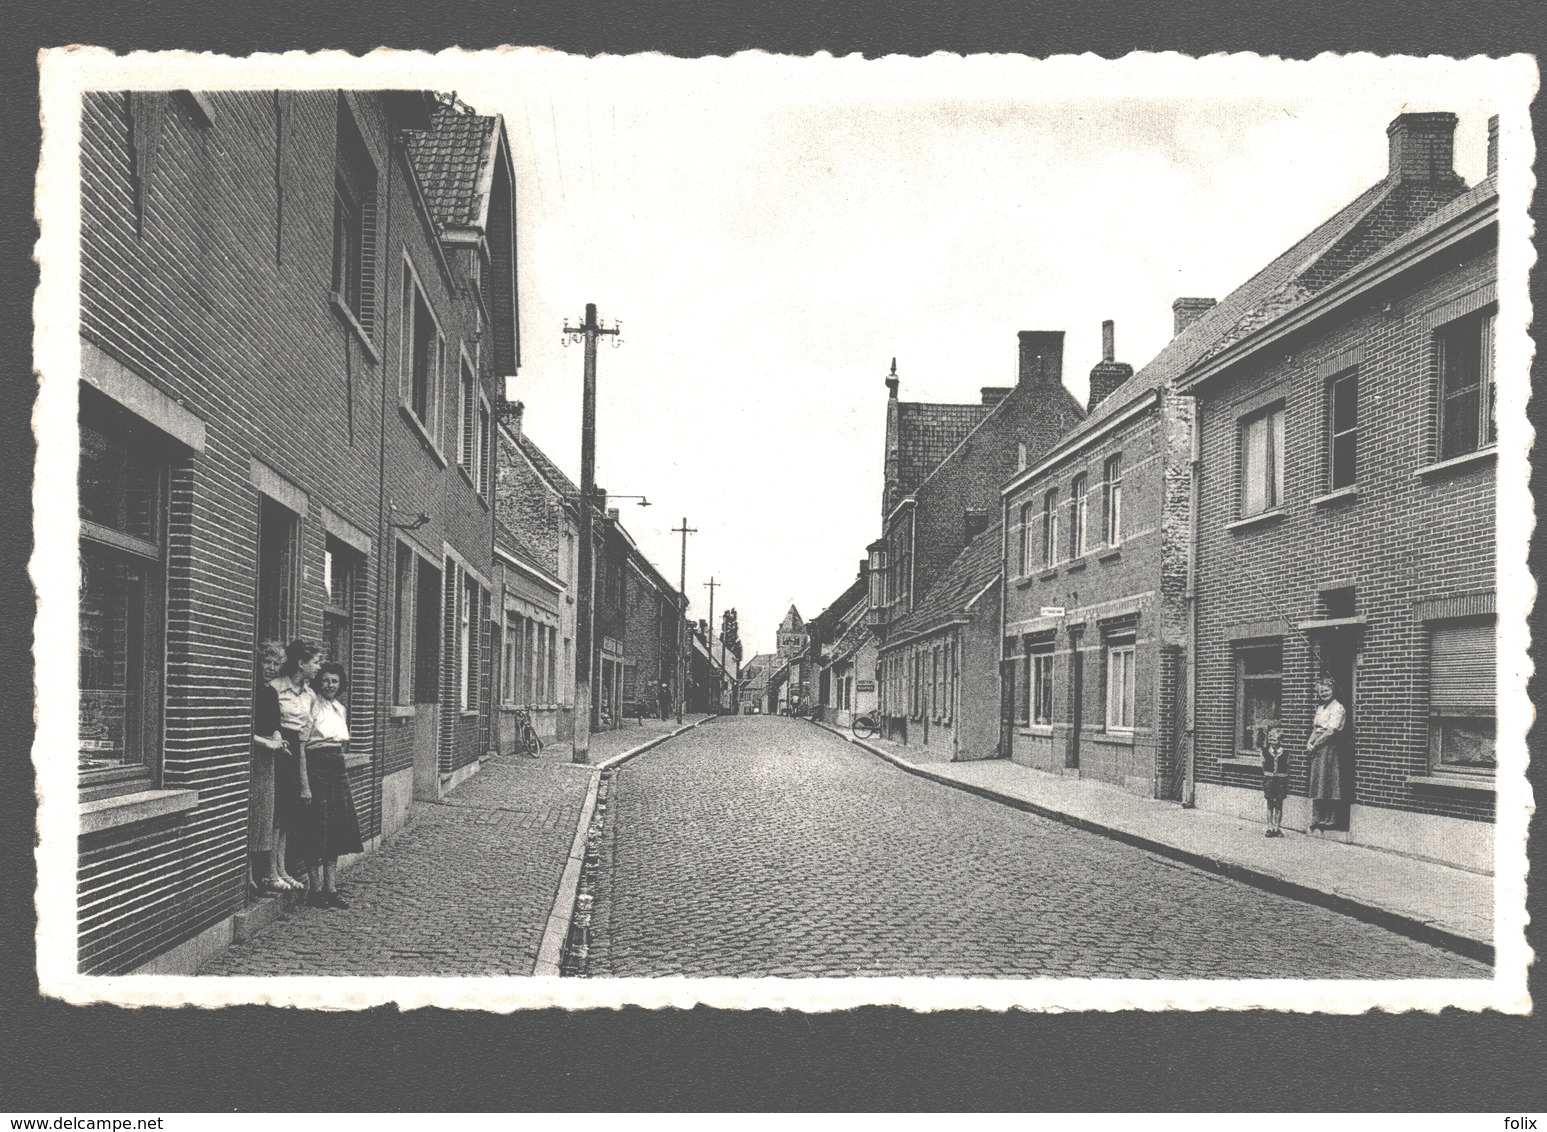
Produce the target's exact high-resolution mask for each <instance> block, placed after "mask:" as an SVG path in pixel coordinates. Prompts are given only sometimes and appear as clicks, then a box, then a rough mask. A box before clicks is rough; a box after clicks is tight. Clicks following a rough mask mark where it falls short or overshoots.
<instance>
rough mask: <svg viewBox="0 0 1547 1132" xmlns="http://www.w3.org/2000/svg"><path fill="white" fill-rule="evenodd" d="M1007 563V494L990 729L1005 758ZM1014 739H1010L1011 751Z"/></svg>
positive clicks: (1003, 504)
mask: <svg viewBox="0 0 1547 1132" xmlns="http://www.w3.org/2000/svg"><path fill="white" fill-rule="evenodd" d="M1009 561H1010V498H1009V496H1007V495H1001V496H1000V497H999V639H998V640H997V641H995V642H994V649H995V653H994V660H995V663H994V680H995V683H997V684H998V686H999V700H998V706H997V707H996V708H995V718H994V730H995V732H997V734H996V735H995V736H994V754H995V756H996V757H997V758H1002V759H1008V758H1009V757H1010V756H1011V754H1013V753H1014V752H1013V749H1012V750H1001V749H1000V748H1001V747H1002V746H1004V745H1005V744H1004V693H1005V687H1004V662H1005V655H1004V641H1005V633H1006V632H1007V631H1008V629H1009V626H1010V587H1009V585H1007V584H1006V579H1007V578H1008V576H1009ZM1014 743H1015V740H1014V738H1013V737H1012V738H1011V740H1010V744H1009V745H1010V746H1011V747H1012V748H1013V746H1014Z"/></svg>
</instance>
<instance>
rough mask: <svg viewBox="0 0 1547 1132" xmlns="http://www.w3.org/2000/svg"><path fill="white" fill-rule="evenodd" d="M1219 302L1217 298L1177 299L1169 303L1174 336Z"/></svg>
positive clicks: (1172, 334)
mask: <svg viewBox="0 0 1547 1132" xmlns="http://www.w3.org/2000/svg"><path fill="white" fill-rule="evenodd" d="M1218 304H1219V300H1218V299H1178V300H1176V302H1174V303H1172V304H1171V319H1172V330H1171V337H1173V338H1175V337H1176V336H1177V335H1178V334H1180V333H1181V332H1182V331H1184V330H1186V329H1187V328H1188V327H1189V326H1191V325H1192V324H1193V323H1195V322H1197V321H1198V320H1199V319H1200V318H1202V317H1203V316H1204V315H1206V314H1208V313H1209V311H1211V310H1213V309H1214V308H1215V307H1216V306H1217V305H1218Z"/></svg>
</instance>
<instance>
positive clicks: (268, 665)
mask: <svg viewBox="0 0 1547 1132" xmlns="http://www.w3.org/2000/svg"><path fill="white" fill-rule="evenodd" d="M284 663H285V646H284V645H282V644H280V643H279V642H278V641H264V642H262V643H261V644H260V645H259V646H258V673H259V675H258V688H257V694H256V696H255V697H254V699H253V716H252V718H253V723H252V790H251V793H250V795H249V799H248V804H247V819H248V820H247V840H248V861H249V870H250V871H249V873H248V876H249V877H250V878H251V880H252V883H253V888H254V889H255V890H257V891H258V892H259V893H264V894H267V895H271V896H272V895H277V894H278V893H281V892H284V891H286V890H287V889H289V887H290V886H289V885H288V884H286V883H285V882H284V880H283V879H281V877H282V874H281V872H280V870H279V868H278V867H276V864H275V861H276V858H275V856H274V852H273V848H274V758H275V755H276V753H277V752H280V751H284V750H286V747H285V738H284V735H283V734H282V733H281V731H280V717H279V696H278V694H277V693H276V692H275V691H274V688H273V686H272V685H271V684H270V681H272V680H273V679H274V677H276V676H278V675H279V669H280V666H281V665H282V664H284ZM281 863H282V862H281Z"/></svg>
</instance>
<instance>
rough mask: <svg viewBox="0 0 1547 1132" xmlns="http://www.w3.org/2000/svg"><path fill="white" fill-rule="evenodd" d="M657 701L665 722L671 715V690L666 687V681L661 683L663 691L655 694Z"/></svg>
mask: <svg viewBox="0 0 1547 1132" xmlns="http://www.w3.org/2000/svg"><path fill="white" fill-rule="evenodd" d="M655 700H656V707H658V708H659V709H660V712H661V719H662V721H664V720H665V719H666V717H667V716H668V715H670V714H671V689H670V688H668V687H667V686H666V681H664V680H662V681H661V690H660V691H659V692H657V693H656V694H655Z"/></svg>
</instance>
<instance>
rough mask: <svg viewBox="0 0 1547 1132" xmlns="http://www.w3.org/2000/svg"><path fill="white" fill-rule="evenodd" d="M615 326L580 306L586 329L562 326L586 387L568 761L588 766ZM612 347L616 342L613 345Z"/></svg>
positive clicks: (591, 307) (592, 307) (582, 411)
mask: <svg viewBox="0 0 1547 1132" xmlns="http://www.w3.org/2000/svg"><path fill="white" fill-rule="evenodd" d="M617 333H618V328H617V327H616V326H614V327H611V328H610V329H607V328H603V327H602V326H601V324H600V323H598V322H597V321H596V304H595V303H587V304H586V305H585V323H584V324H583V325H581V326H579V327H573V326H570V325H569V323H567V322H566V323H565V324H564V343H565V345H568V344H569V343H570V342H580V341H584V342H585V387H584V392H583V393H582V395H581V399H580V582H579V590H580V592H579V593H578V594H577V595H576V597H575V620H576V624H575V712H574V716H573V719H574V727H575V744H574V751H575V753H574V754H573V755H572V756H571V761H573V762H577V763H584V762H589V761H590V760H591V651H592V647H593V646H592V641H593V639H594V637H595V630H596V603H595V602H594V601H593V600H592V598H593V597H594V596H595V594H594V590H595V576H594V575H595V573H596V569H595V563H594V561H593V557H594V555H593V553H592V547H591V502H592V498H593V496H594V495H595V493H596V340H597V339H598V338H600V337H602V336H603V335H616V334H617ZM613 344H614V345H617V343H616V342H614V343H613Z"/></svg>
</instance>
